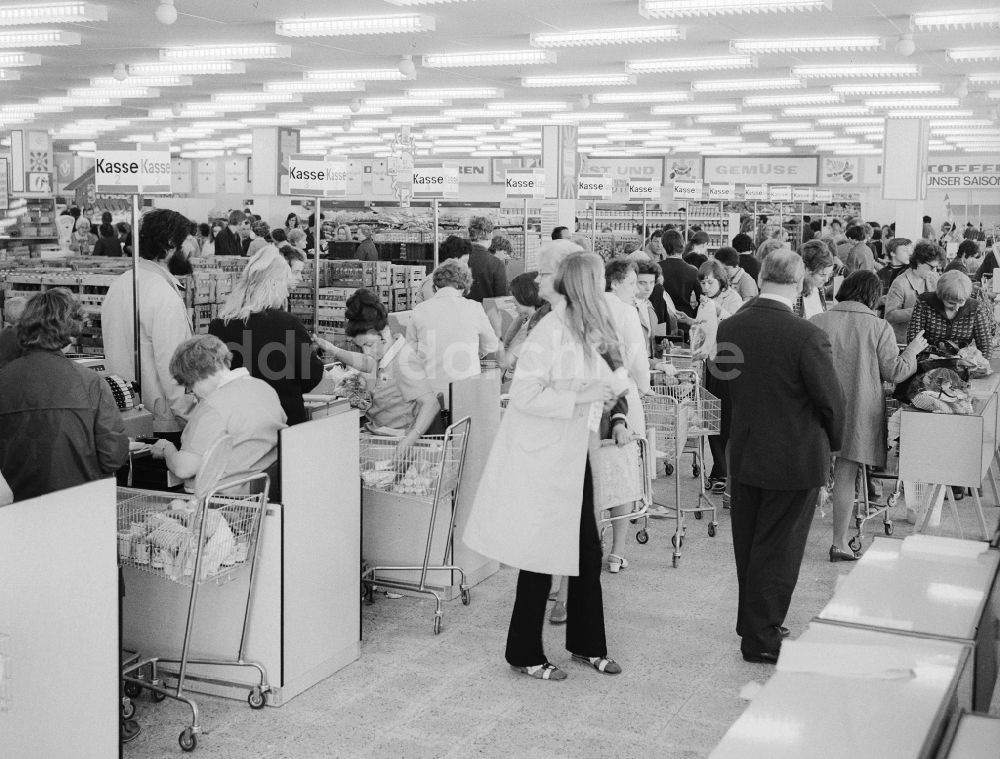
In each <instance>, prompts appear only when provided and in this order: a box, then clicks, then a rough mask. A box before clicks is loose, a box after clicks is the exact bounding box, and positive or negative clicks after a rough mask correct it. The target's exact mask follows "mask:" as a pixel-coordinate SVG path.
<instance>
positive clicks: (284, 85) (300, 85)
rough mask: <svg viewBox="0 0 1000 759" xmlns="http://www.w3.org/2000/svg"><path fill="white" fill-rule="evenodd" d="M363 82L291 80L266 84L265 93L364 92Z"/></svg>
mask: <svg viewBox="0 0 1000 759" xmlns="http://www.w3.org/2000/svg"><path fill="white" fill-rule="evenodd" d="M364 89H365V85H364V83H363V82H336V81H331V82H323V81H319V80H317V81H314V82H307V81H303V80H302V79H291V80H286V81H281V82H264V92H363V91H364Z"/></svg>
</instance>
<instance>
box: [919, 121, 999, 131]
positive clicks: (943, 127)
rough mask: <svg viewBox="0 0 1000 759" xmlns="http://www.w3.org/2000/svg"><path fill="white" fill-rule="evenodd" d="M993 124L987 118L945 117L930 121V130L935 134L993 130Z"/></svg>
mask: <svg viewBox="0 0 1000 759" xmlns="http://www.w3.org/2000/svg"><path fill="white" fill-rule="evenodd" d="M995 128H996V127H995V126H994V124H993V122H992V121H990V120H989V119H974V120H972V121H968V120H966V119H954V120H951V119H945V120H940V121H939V120H933V121H931V131H932V132H934V133H935V134H958V133H960V132H978V131H982V130H987V131H991V132H992V131H994V130H995Z"/></svg>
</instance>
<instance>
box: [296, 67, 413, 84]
mask: <svg viewBox="0 0 1000 759" xmlns="http://www.w3.org/2000/svg"><path fill="white" fill-rule="evenodd" d="M302 78H303V79H305V80H306V81H310V82H314V81H322V82H366V81H367V82H398V81H403V80H406V79H412V78H413V77H408V76H406V75H405V74H403V73H402V72H401V71H400V70H399V69H397V68H391V69H378V68H373V69H314V70H312V71H303V72H302Z"/></svg>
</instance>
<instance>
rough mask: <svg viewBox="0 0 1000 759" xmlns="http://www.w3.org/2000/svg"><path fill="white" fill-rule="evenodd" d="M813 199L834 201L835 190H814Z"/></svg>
mask: <svg viewBox="0 0 1000 759" xmlns="http://www.w3.org/2000/svg"><path fill="white" fill-rule="evenodd" d="M813 200H814V201H815V202H817V203H832V202H833V190H816V191H814V192H813Z"/></svg>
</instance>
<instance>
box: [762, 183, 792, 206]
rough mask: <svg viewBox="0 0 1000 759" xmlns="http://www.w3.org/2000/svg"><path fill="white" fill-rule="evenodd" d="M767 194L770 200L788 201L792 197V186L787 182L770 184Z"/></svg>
mask: <svg viewBox="0 0 1000 759" xmlns="http://www.w3.org/2000/svg"><path fill="white" fill-rule="evenodd" d="M768 195H769V197H770V199H771V200H773V201H775V202H777V203H788V202H790V201H791V199H792V186H791V185H789V184H779V185H772V186H771V190H770V192H769V193H768Z"/></svg>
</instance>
